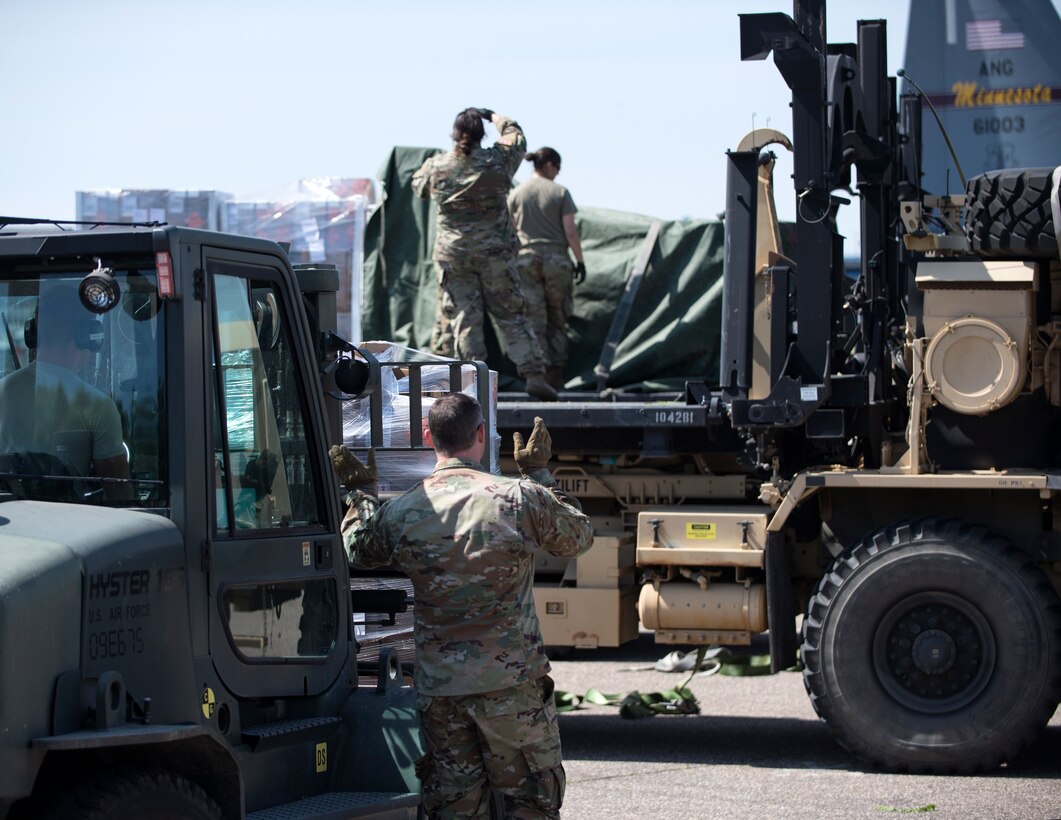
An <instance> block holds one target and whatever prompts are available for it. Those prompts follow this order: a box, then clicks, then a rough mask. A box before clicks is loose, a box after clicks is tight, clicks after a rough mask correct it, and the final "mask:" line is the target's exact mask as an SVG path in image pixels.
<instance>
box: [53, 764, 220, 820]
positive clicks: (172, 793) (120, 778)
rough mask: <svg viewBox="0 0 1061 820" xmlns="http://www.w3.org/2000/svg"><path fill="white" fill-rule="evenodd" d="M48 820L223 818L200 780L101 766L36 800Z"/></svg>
mask: <svg viewBox="0 0 1061 820" xmlns="http://www.w3.org/2000/svg"><path fill="white" fill-rule="evenodd" d="M33 816H34V817H40V818H46V820H131V818H134V817H135V818H137V820H221V817H222V814H221V809H219V808H218V806H217V804H216V803H215V802H214V801H213V800H211V799H210V797H209V795H207V793H206V792H205V791H203V790H202V789H201V788H200V787H199V786H198V785H196V784H195V783H193V782H192V781H190V780H188V779H187V778H184V777H181V776H179V775H174V774H169V773H167V772H156V771H141V770H134V771H126V772H113V771H103V772H99V773H97V774H95V775H89V776H85V777H83V778H82V779H81V780H78V781H77V782H75V783H74V784H73V785H71V786H68V787H66V788H63V789H59V790H57V791H56V792H54V793H53V794H50V795H47V796H45V797H44V798H43V799H42V800H40V801H39V804H38V806H37V807H36V811H35V813H34V814H33Z"/></svg>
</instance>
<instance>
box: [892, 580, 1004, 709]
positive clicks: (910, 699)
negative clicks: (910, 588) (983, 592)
mask: <svg viewBox="0 0 1061 820" xmlns="http://www.w3.org/2000/svg"><path fill="white" fill-rule="evenodd" d="M873 661H874V666H875V667H876V671H877V677H878V679H879V680H880V682H881V685H882V686H883V687H884V689H885V690H886V691H887V692H888V693H889V694H890V695H891V696H892V697H893V698H895V700H896V701H898V702H899V703H901V704H902V705H904V706H907V707H909V708H912V709H915V710H917V711H920V712H927V713H931V714H939V713H943V712H949V711H952V710H954V709H959V708H961V707H963V706H965V705H966V704H968V703H969V702H971V701H972V700H973V699H974V698H975V697H976V696H977V695H979V694H980V692H981V691H983V689H984V687H985V686H986V685H987V682H988V681H989V680H990V678H991V674H992V671H993V669H994V662H995V644H994V638H993V635H992V631H991V629H990V626H989V625H988V623H987V621H986V620H985V619H984V616H983V615H982V614H981V613H980V611H979V609H978V608H976V607H975V606H974V605H972V604H971V603H970V602H969V601H966V600H965V599H963V598H959V597H958V596H955V595H950V594H949V593H921V594H919V595H915V596H911V597H910V598H906V599H904V600H902V601H900V602H898V603H897V604H896V605H895V606H893V607H892V609H891V610H890V611H889V612H888V613H887V615H885V617H884V619H883V620H882V621H881V624H880V626H879V627H878V628H877V632H876V635H875V638H874V647H873Z"/></svg>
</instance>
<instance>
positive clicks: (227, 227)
mask: <svg viewBox="0 0 1061 820" xmlns="http://www.w3.org/2000/svg"><path fill="white" fill-rule="evenodd" d="M374 203H375V183H374V182H373V180H371V179H350V178H338V177H311V178H306V179H301V180H299V181H298V182H296V183H293V184H291V185H289V186H286V187H285V188H283V189H281V190H278V191H273V192H269V193H267V194H263V195H261V196H257V197H240V198H238V199H233V200H232V201H228V202H225V203H224V205H223V206H222V208H221V230H223V231H227V232H231V233H240V234H247V235H250V236H260V237H264V238H266V239H272V240H274V241H276V242H283V243H286V244H288V245H289V251H288V254H289V256H290V257H291V262H292V264H302V263H311V262H328V263H331V264H333V265H335V266H336V267H337V268H338V269H339V294H338V309H339V335H340V336H346V337H348V338H350V339H352V340H356V339H358V338H359V337H360V335H361V327H360V324H361V321H360V320H361V265H362V261H363V253H364V234H365V220H366V217H367V213H368V211H369V209H370V208H371V207H372V205H373V204H374Z"/></svg>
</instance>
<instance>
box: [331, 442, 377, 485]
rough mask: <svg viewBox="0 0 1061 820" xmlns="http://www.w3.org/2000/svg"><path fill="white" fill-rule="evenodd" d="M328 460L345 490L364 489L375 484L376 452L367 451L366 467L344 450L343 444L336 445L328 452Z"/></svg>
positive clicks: (372, 450)
mask: <svg viewBox="0 0 1061 820" xmlns="http://www.w3.org/2000/svg"><path fill="white" fill-rule="evenodd" d="M328 458H329V459H330V460H331V462H332V469H333V470H334V471H335V474H336V475H337V476H338V477H339V481H341V482H342V484H343V486H344V487H346V488H347V489H353V488H354V487H364V486H366V485H368V484H374V483H375V482H376V451H375V450H374V449H370V450H369V451H368V466H367V467H366V466H365V465H364V464H362V463H361V461H360V460H359V459H358V457H357V456H355V455H354V454H353V453H351V452H350V451H349V450H348V449H346V445H345V444H336V445H334V446H333V447H332V448H331V449H329V450H328Z"/></svg>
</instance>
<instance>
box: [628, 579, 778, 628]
mask: <svg viewBox="0 0 1061 820" xmlns="http://www.w3.org/2000/svg"><path fill="white" fill-rule="evenodd" d="M637 610H638V615H639V616H640V618H641V623H642V624H643V625H644V626H645V628H646V629H652V630H657V629H704V630H733V631H739V632H763V631H765V630H766V586H765V585H764V584H752V585H750V586H748V587H745V585H744V584H735V583H719V582H714V583H711V584H710V585H709V586H708V587H707V589H700V587H699V586H698V585H697V584H682V583H667V584H660V586H659V589H658V590H657V589H656V588H655V587H654V586H653V585H652V584H645V586H643V587H642V588H641V597H640V598H639V599H638V602H637Z"/></svg>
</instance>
